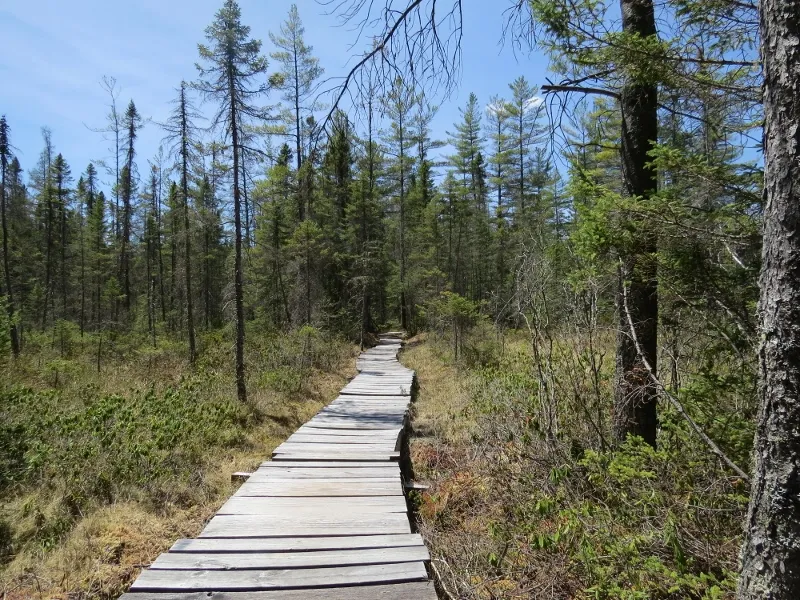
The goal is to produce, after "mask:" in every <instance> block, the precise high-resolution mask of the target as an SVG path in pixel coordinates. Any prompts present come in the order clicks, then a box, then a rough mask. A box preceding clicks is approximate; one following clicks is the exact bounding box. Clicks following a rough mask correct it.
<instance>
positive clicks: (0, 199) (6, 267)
mask: <svg viewBox="0 0 800 600" xmlns="http://www.w3.org/2000/svg"><path fill="white" fill-rule="evenodd" d="M0 160H2V179H0V218H1V220H2V227H3V272H4V274H5V280H6V290H7V291H6V294H7V295H8V303H7V304H6V310H7V311H8V318H9V321H11V331H10V334H11V352H12V353H13V354H14V356H19V334H18V332H17V325H16V323H15V322H14V317H15V314H14V290H13V289H12V287H11V266H10V260H9V257H8V222H7V221H6V167H7V165H6V155H5V154H4V155H3V156H0Z"/></svg>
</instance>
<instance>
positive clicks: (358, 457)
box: [272, 451, 400, 462]
mask: <svg viewBox="0 0 800 600" xmlns="http://www.w3.org/2000/svg"><path fill="white" fill-rule="evenodd" d="M283 458H287V459H289V460H303V459H305V460H324V459H326V458H332V459H335V460H355V461H359V462H360V461H363V460H374V461H376V462H391V461H395V462H396V461H399V460H400V453H399V452H392V453H390V454H387V453H385V452H381V453H374V452H373V453H368V452H299V451H290V452H286V453H282V452H277V453H275V454H273V455H272V460H281V459H283Z"/></svg>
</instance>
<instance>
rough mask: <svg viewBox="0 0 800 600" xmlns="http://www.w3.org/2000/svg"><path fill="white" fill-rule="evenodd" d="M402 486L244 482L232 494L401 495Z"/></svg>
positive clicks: (269, 495) (280, 495) (388, 484)
mask: <svg viewBox="0 0 800 600" xmlns="http://www.w3.org/2000/svg"><path fill="white" fill-rule="evenodd" d="M402 495H403V487H402V486H401V485H400V482H397V483H391V484H390V483H359V484H347V485H345V484H342V483H315V484H312V485H302V483H301V482H299V481H298V482H297V483H294V482H293V483H291V484H290V483H287V482H281V483H249V482H248V483H244V484H242V486H241V487H240V488H239V489H238V490H236V492H235V493H234V496H267V497H272V496H274V497H279V498H280V497H290V496H295V497H298V498H299V497H304V496H310V497H314V496H402Z"/></svg>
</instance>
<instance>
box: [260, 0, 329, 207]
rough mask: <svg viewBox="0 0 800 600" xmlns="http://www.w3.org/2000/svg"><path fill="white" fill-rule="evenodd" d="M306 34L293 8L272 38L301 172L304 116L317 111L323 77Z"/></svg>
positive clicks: (301, 201) (278, 83)
mask: <svg viewBox="0 0 800 600" xmlns="http://www.w3.org/2000/svg"><path fill="white" fill-rule="evenodd" d="M304 34H305V28H304V27H303V23H302V21H301V20H300V15H299V14H298V12H297V5H296V4H292V6H291V8H290V9H289V16H288V17H287V19H286V21H285V22H284V23H282V24H281V28H280V35H276V34H274V33H270V34H269V38H270V40H271V41H272V43H273V44H274V45H275V46H276V47H277V48H278V50H277V51H275V52H272V53H271V54H270V56H271V57H272V59H273V60H275V61H276V62H277V63H278V65H280V71H279V72H278V73H277V74H275V75H273V76H272V77H271V80H272V81H273V83H274V84H275V85H276V87H278V88H279V89H280V90H282V91H283V99H284V100H285V101H286V102H287V103H288V104H289V106H290V109H289V110H290V113H289V115H287V116H285V120H286V122H287V124H288V125H289V127H290V129H291V130H292V134H291V136H292V137H293V138H294V142H295V148H294V154H295V160H296V162H297V171H298V172H299V171H300V168H301V167H302V165H303V160H304V157H305V147H304V144H303V141H304V140H303V137H304V134H305V133H306V132H305V131H304V127H303V123H304V115H305V114H308V113H310V112H311V111H312V110H313V109H314V106H313V103H311V104H309V102H310V98H311V94H312V92H313V91H314V85H315V83H316V81H317V80H318V79H319V78H320V77H321V76H322V74H323V68H322V67H321V66H320V64H319V59H318V58H316V57H315V56H314V55H313V54H312V52H313V48H312V47H311V46H308V45H307V44H306V43H305V39H304ZM298 191H299V192H300V193H301V194H302V192H304V191H305V189H304V188H303V187H302V186H301V187H299V188H298ZM307 202H308V199H307V198H304V197H302V196H300V197H298V205H297V206H298V218H299V219H300V221H302V220H303V219H304V218H305V210H306V204H307Z"/></svg>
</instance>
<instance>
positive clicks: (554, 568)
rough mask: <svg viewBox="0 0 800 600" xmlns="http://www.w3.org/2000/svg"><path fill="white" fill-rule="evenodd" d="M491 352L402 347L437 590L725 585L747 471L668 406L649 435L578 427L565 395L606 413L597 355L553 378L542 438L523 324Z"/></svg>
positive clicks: (419, 343)
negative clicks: (624, 436)
mask: <svg viewBox="0 0 800 600" xmlns="http://www.w3.org/2000/svg"><path fill="white" fill-rule="evenodd" d="M488 339H489V338H487V337H486V336H483V341H481V342H480V343H481V344H482V345H483V347H484V350H485V349H486V348H488V347H489V346H490V345H491V344H490V343H489V342H487V340H488ZM492 343H494V342H492ZM610 343H612V342H611V341H608V342H606V345H609V344H610ZM604 351H605V352H606V353H607V355H611V356H613V346H610V347H608V348H604ZM609 352H610V354H609ZM490 354H492V355H493V357H492V358H491V359H490V360H482V361H481V363H480V364H477V363H464V362H462V363H459V364H454V363H453V360H452V352H451V351H450V348H449V345H448V344H447V343H446V342H444V341H437V340H435V339H428V338H425V337H421V338H417V339H415V340H412V341H411V343H410V344H409V345H408V346H407V349H406V350H405V351H404V354H403V356H402V361H403V363H404V364H405V365H407V366H408V367H411V368H413V369H415V370H416V371H417V375H418V377H419V383H420V393H419V397H418V400H417V402H416V404H415V419H414V429H415V436H414V438H412V443H411V452H412V461H413V465H414V470H415V476H416V478H417V479H418V480H420V481H422V482H424V483H427V484H429V485H430V489H429V490H428V491H427V492H425V493H424V494H422V495H420V496H419V497H418V507H419V509H418V521H419V528H420V531H421V532H422V533H423V535H424V536H425V538H426V541H427V542H428V544H429V546H430V549H431V553H432V557H433V565H434V567H435V570H436V573H437V575H438V578H439V579H440V581H441V583H442V584H443V587H444V588H445V590H446V595H449V597H451V598H469V599H479V598H480V599H500V598H504V599H511V598H514V599H523V598H526V599H527V598H557V599H568V598H586V599H588V598H592V599H595V600H599V599H610V598H615V599H616V598H619V599H624V600H650V599H663V600H679V599H681V600H682V599H686V598H695V599H720V598H732V597H733V591H734V582H735V572H736V559H737V553H738V548H739V544H740V538H739V534H740V531H741V523H742V519H743V514H744V510H745V508H746V503H747V485H745V483H744V482H742V481H741V480H739V479H738V478H736V477H731V476H730V473H728V472H726V471H725V470H724V469H723V468H722V467H721V466H720V465H719V464H717V463H716V461H715V460H713V458H712V457H710V456H709V454H708V452H707V451H706V450H705V448H703V447H702V446H701V445H699V444H698V443H697V442H696V441H695V440H694V439H693V438H692V437H691V436H690V435H689V434H688V433H687V431H686V428H685V426H684V424H683V423H682V422H681V421H680V419H679V418H676V416H675V415H673V414H671V413H670V412H669V410H668V408H666V407H662V414H661V419H662V425H661V432H660V437H659V449H658V451H654V450H652V449H651V448H649V447H648V446H645V445H643V444H641V443H635V442H632V443H629V444H627V445H625V446H623V447H621V448H618V449H616V450H613V451H612V450H610V449H607V448H606V449H604V448H602V444H601V443H600V442H598V441H597V440H598V439H602V437H603V436H602V432H601V434H598V436H597V438H596V439H595V441H591V440H590V438H589V435H588V433H587V431H588V430H587V429H586V427H585V420H586V419H585V415H584V413H583V411H580V410H578V409H577V408H576V406H577V405H576V404H575V401H576V400H575V398H576V397H577V398H578V399H579V400H585V397H584V396H585V395H591V396H592V402H594V401H595V400H597V402H598V403H599V405H600V406H603V407H604V408H603V415H602V416H603V418H607V416H608V414H609V413H610V411H609V410H608V408H609V407H610V406H611V398H610V396H609V394H610V387H609V386H608V381H610V374H611V373H610V370H611V369H613V365H612V364H611V361H606V363H605V364H604V366H603V372H602V373H600V374H599V376H598V377H597V378H596V380H597V381H601V382H602V383H601V385H600V386H599V387H598V391H597V394H589V392H588V391H587V390H588V386H587V387H586V388H584V387H581V386H580V385H570V388H569V389H571V390H577V392H576V393H575V394H574V396H575V397H571V396H570V394H567V393H566V392H564V393H563V394H562V393H561V392H559V393H560V394H561V395H560V396H559V397H558V411H557V412H558V418H557V421H558V431H557V434H556V435H555V436H554V438H553V439H551V440H550V441H549V442H545V439H546V436H544V435H543V425H542V421H543V414H542V412H543V408H542V404H541V402H540V399H541V395H540V394H538V393H537V392H538V385H537V381H536V378H535V377H533V376H532V372H533V368H532V364H533V361H532V357H531V355H530V349H529V346H528V342H527V340H526V339H524V338H522V337H514V336H511V337H509V338H506V339H505V340H503V341H502V342H497V343H495V349H494V351H492V352H483V356H484V358H486V357H487V356H488V355H490ZM571 365H572V363H571V362H570V363H568V364H567V361H564V362H562V363H558V364H556V366H555V371H556V372H555V375H556V380H558V381H564V382H566V381H568V380H569V379H570V377H573V376H574V370H573V371H569V369H570V368H572V367H571ZM587 372H588V371H587ZM562 392H563V390H562ZM586 402H588V400H586ZM592 414H594V413H592ZM607 425H608V424H607V423H600V424H599V429H601V430H602V429H603V428H604V427H607ZM741 428H742V429H743V430H744V431H745V433H743V434H741V436H740V437H746V436H747V435H751V432H747V431H746V430H747V426H746V425H744V426H742V427H741ZM731 431H733V429H731ZM720 435H721V434H720ZM731 437H733V436H728V438H731ZM723 439H726V438H724V437H723ZM730 451H733V449H730ZM747 451H748V450H747V449H746V448H745V449H742V453H743V454H744V455H745V456H746V452H747ZM743 464H746V462H744V463H743Z"/></svg>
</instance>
